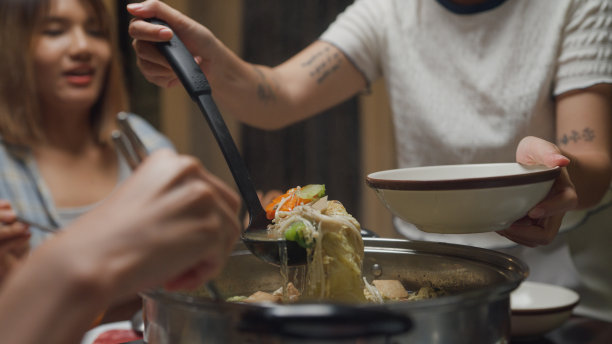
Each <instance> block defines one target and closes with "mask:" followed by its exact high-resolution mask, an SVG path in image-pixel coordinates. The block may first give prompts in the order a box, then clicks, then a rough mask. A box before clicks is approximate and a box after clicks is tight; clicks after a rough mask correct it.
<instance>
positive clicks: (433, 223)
mask: <svg viewBox="0 0 612 344" xmlns="http://www.w3.org/2000/svg"><path fill="white" fill-rule="evenodd" d="M559 173H560V169H559V168H558V167H555V168H548V167H545V166H524V165H521V164H518V163H496V164H467V165H443V166H426V167H415V168H403V169H395V170H387V171H380V172H375V173H371V174H369V175H368V176H367V178H366V183H367V185H368V186H370V187H371V188H373V189H374V190H375V191H376V194H377V196H378V198H379V199H380V200H381V201H382V203H383V204H384V205H385V206H386V207H387V208H388V209H389V210H390V211H391V212H392V213H393V214H395V215H396V216H398V217H400V218H402V219H404V220H405V221H408V222H410V223H412V224H414V225H415V226H416V227H417V228H419V229H420V230H422V231H425V232H431V233H444V234H462V233H482V232H491V231H496V230H500V229H505V228H508V227H509V226H510V224H512V222H514V221H516V220H518V219H520V218H521V217H523V216H525V215H526V214H527V212H528V211H529V210H530V209H531V208H532V207H533V206H535V205H536V204H537V203H538V202H540V201H541V200H542V199H543V198H544V197H545V196H546V194H547V193H548V191H550V188H551V187H552V184H553V182H554V180H555V178H557V176H559Z"/></svg>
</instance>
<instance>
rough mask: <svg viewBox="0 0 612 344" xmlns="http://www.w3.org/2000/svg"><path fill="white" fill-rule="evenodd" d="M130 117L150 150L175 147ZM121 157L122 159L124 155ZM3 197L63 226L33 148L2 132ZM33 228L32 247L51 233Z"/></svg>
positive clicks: (21, 210) (29, 214)
mask: <svg viewBox="0 0 612 344" xmlns="http://www.w3.org/2000/svg"><path fill="white" fill-rule="evenodd" d="M129 120H130V124H131V125H132V127H133V128H134V131H136V133H137V134H138V136H139V137H140V139H141V140H142V141H143V143H144V145H145V146H146V147H147V150H148V151H149V152H153V151H155V150H157V149H160V148H171V149H174V147H173V145H172V143H170V141H169V140H168V139H167V138H166V137H165V136H163V135H162V134H161V133H159V132H158V131H157V130H155V128H153V126H151V125H150V124H149V123H147V122H146V121H145V120H144V119H143V118H141V117H138V116H137V115H134V114H130V116H129ZM119 158H120V159H123V157H122V156H120V157H119ZM119 182H121V180H120V181H119ZM0 199H6V200H8V201H9V202H10V203H11V206H12V207H13V209H14V210H15V212H16V213H17V214H19V215H20V216H22V217H24V218H26V219H28V220H31V221H33V222H36V223H40V224H42V225H47V226H53V227H57V226H61V223H60V217H59V216H58V211H57V209H56V207H55V205H54V203H53V198H52V197H51V193H50V192H49V190H48V188H47V186H46V185H45V182H44V180H43V179H42V177H41V176H40V174H39V171H38V167H37V165H36V160H35V159H34V155H33V154H32V151H31V150H30V149H29V148H28V147H25V146H20V145H13V144H9V143H7V142H5V141H4V140H3V138H2V137H1V136H0ZM30 232H31V233H32V236H31V238H30V247H31V248H34V247H36V246H38V245H40V243H42V242H43V241H44V240H45V238H46V237H48V236H49V235H51V234H48V233H46V232H43V231H41V230H40V229H38V228H36V227H34V226H31V227H30Z"/></svg>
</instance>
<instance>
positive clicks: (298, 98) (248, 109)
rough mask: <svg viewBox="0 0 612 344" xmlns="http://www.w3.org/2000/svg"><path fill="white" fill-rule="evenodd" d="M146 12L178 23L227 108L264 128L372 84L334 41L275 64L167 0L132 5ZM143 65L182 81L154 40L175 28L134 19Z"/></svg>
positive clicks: (161, 81)
mask: <svg viewBox="0 0 612 344" xmlns="http://www.w3.org/2000/svg"><path fill="white" fill-rule="evenodd" d="M128 11H129V12H130V13H131V14H133V15H135V16H137V17H141V18H149V17H157V18H160V19H162V20H165V21H166V22H167V23H168V24H169V25H170V27H172V28H173V29H174V33H176V34H177V35H178V36H179V37H181V40H182V41H183V42H184V43H185V45H186V46H187V48H188V49H189V50H190V51H191V53H192V54H193V55H194V56H195V57H196V60H197V62H198V63H199V65H200V67H201V68H202V70H203V71H204V73H205V74H206V76H207V78H208V81H209V82H210V85H211V88H212V93H213V97H214V99H215V101H216V102H217V103H218V105H219V107H220V108H221V109H222V110H223V112H224V113H230V114H231V115H233V116H234V117H235V118H237V119H238V120H240V121H242V122H245V123H247V124H250V125H252V126H255V127H259V128H263V129H276V128H281V127H283V126H287V125H289V124H292V123H295V122H297V121H300V120H302V119H304V118H307V117H309V116H313V115H315V114H317V113H319V112H321V111H323V110H325V109H327V108H329V107H331V106H333V105H336V104H338V103H340V102H342V101H343V100H345V99H348V98H349V97H351V96H352V95H354V94H356V93H357V92H359V91H360V90H362V89H364V88H365V86H366V81H365V79H364V77H363V76H362V74H361V73H360V72H359V71H358V70H357V69H356V68H355V67H354V66H353V65H352V64H351V63H350V62H349V61H348V59H347V58H346V57H345V56H344V55H343V54H342V53H341V52H340V50H338V49H337V48H335V47H334V46H332V45H330V44H328V43H324V42H320V41H318V42H314V43H313V44H312V45H310V46H309V47H307V48H306V49H304V50H303V51H302V52H300V53H298V54H297V55H296V56H294V57H292V58H291V59H289V60H288V61H286V62H285V63H283V64H281V65H279V66H277V67H274V68H271V67H266V66H257V65H253V64H250V63H247V62H245V61H243V60H242V59H240V58H239V57H238V56H236V55H235V54H234V53H233V52H232V51H231V50H230V49H229V48H227V47H226V46H225V45H224V44H223V43H222V42H221V41H219V40H218V39H217V38H216V37H215V36H214V35H213V34H212V33H211V32H210V31H209V30H208V29H207V28H206V27H204V26H202V25H201V24H199V23H197V22H196V21H194V20H192V19H191V18H189V17H187V16H185V15H184V14H182V13H180V12H178V11H177V10H175V9H172V8H171V7H169V6H168V5H166V4H164V3H163V2H161V1H145V2H143V3H135V4H131V5H129V6H128ZM129 31H130V35H131V36H132V37H133V38H134V42H133V46H134V49H135V51H136V55H137V58H138V65H139V67H140V70H141V71H142V73H143V74H144V76H145V77H146V78H147V80H149V81H151V82H153V83H155V84H157V85H159V86H163V87H168V86H173V85H176V84H178V83H179V82H178V79H177V77H176V75H175V74H174V73H173V72H172V70H171V68H170V66H169V65H168V63H167V62H166V61H165V59H164V58H163V57H162V56H161V54H159V52H158V51H157V50H156V49H155V48H154V47H153V46H152V45H151V43H150V42H159V41H167V40H169V39H170V38H171V37H172V34H173V32H170V31H167V30H163V29H162V27H161V26H158V25H153V24H150V23H147V22H145V21H142V20H135V21H133V22H132V23H131V24H130V28H129Z"/></svg>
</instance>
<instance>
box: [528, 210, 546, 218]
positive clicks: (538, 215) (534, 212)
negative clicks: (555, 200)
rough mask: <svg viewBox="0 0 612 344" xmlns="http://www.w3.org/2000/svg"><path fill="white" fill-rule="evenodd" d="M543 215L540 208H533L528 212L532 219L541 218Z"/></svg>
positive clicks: (543, 212)
mask: <svg viewBox="0 0 612 344" xmlns="http://www.w3.org/2000/svg"><path fill="white" fill-rule="evenodd" d="M544 214H545V211H544V209H542V208H533V209H532V210H531V211H530V212H529V217H531V218H532V219H539V218H541V217H543V216H544Z"/></svg>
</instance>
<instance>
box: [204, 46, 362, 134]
mask: <svg viewBox="0 0 612 344" xmlns="http://www.w3.org/2000/svg"><path fill="white" fill-rule="evenodd" d="M233 64H234V67H232V68H226V69H225V70H226V71H227V72H228V73H229V75H228V74H226V75H225V76H224V77H223V78H221V79H216V80H211V85H212V87H213V95H214V96H215V100H216V101H218V102H219V103H220V104H222V105H221V106H222V107H223V109H224V111H226V112H229V113H231V114H232V115H233V116H234V117H235V118H237V119H238V120H240V121H242V122H245V123H247V124H250V125H252V126H255V127H259V128H264V129H277V128H281V127H284V126H287V125H289V124H292V123H295V122H298V121H300V120H303V119H305V118H308V117H310V116H313V115H316V114H317V113H319V112H321V111H324V110H326V109H328V108H330V107H332V106H334V105H336V104H338V103H340V102H342V101H344V100H346V99H348V98H350V97H351V96H353V95H355V94H356V93H357V92H359V91H360V90H363V89H364V88H365V87H366V81H365V79H364V78H363V76H362V74H361V73H360V72H359V71H358V70H357V69H356V68H355V67H354V66H353V65H352V64H351V63H350V62H349V60H348V59H347V58H346V57H345V56H344V54H342V53H341V52H340V50H338V49H337V48H336V47H334V46H332V45H331V44H329V43H325V42H322V41H317V42H314V43H313V44H311V45H310V46H308V47H307V48H306V49H304V50H303V51H302V52H300V53H298V54H297V55H296V56H294V57H292V58H291V59H289V60H288V61H286V62H284V63H283V64H281V65H279V66H277V67H273V68H272V67H266V66H260V65H251V64H248V63H247V62H244V61H242V60H240V59H239V58H237V57H236V58H235V59H234V61H233ZM217 91H218V92H217ZM237 99H239V100H240V101H237Z"/></svg>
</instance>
